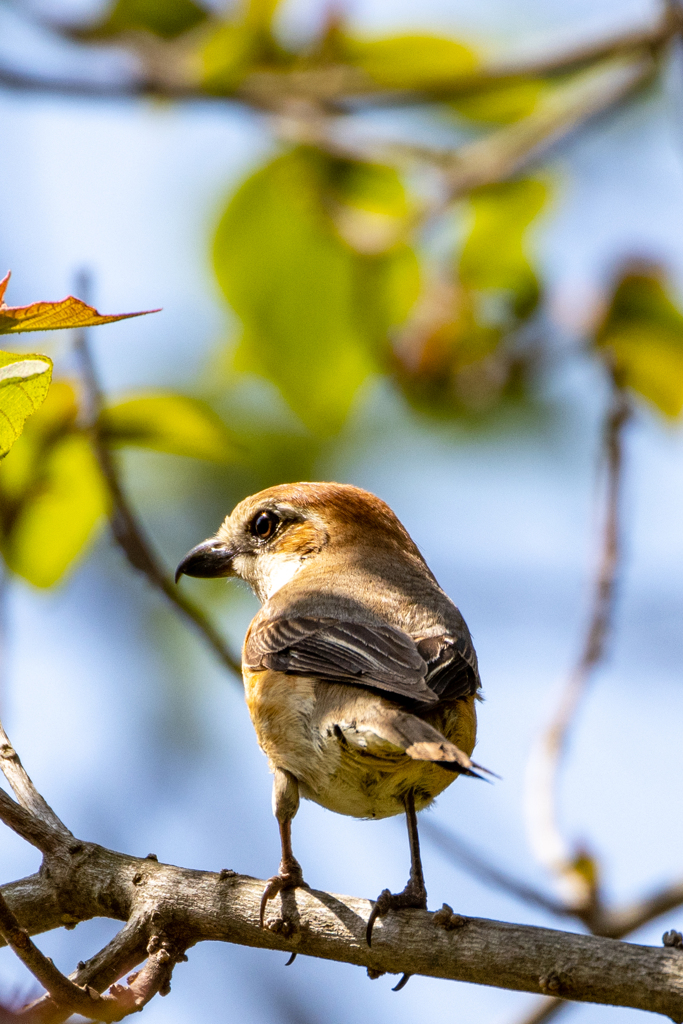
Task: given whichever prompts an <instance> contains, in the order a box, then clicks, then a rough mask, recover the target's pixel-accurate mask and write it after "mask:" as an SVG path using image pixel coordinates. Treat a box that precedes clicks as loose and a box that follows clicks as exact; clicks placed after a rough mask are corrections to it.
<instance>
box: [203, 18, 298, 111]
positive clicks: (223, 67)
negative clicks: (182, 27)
mask: <svg viewBox="0 0 683 1024" xmlns="http://www.w3.org/2000/svg"><path fill="white" fill-rule="evenodd" d="M278 2H279V0H246V2H243V3H242V4H241V6H240V8H239V9H238V12H237V15H236V17H234V18H231V19H229V20H226V21H224V22H221V23H219V24H218V25H216V27H215V28H213V29H212V30H211V32H210V33H209V35H208V37H207V38H206V39H205V40H204V41H203V42H202V45H201V47H200V50H199V53H198V58H199V64H200V69H201V70H200V79H201V84H202V86H203V88H204V89H206V91H207V92H211V93H214V94H216V95H219V96H220V95H223V94H225V93H230V92H232V91H233V90H234V89H235V88H236V87H237V86H238V85H239V84H240V82H241V81H242V79H243V78H244V77H245V76H246V75H247V74H248V73H249V72H250V71H251V70H252V69H253V68H254V67H256V66H262V65H268V66H272V65H276V66H277V65H279V64H281V63H282V62H283V59H284V58H285V56H286V55H285V54H284V51H282V49H281V47H280V46H279V45H278V44H277V41H276V40H275V38H274V36H273V33H272V30H271V25H272V20H273V15H274V14H275V10H276V8H277V6H278Z"/></svg>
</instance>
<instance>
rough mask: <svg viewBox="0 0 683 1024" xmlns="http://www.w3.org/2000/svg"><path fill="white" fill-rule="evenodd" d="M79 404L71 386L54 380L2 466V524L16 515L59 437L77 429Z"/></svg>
mask: <svg viewBox="0 0 683 1024" xmlns="http://www.w3.org/2000/svg"><path fill="white" fill-rule="evenodd" d="M77 415H78V404H77V402H76V394H75V391H74V388H73V387H72V386H71V384H68V383H67V382H66V381H63V380H58V381H53V382H52V384H51V385H50V390H49V392H48V395H47V398H46V399H45V402H44V403H43V405H42V406H41V407H40V408H39V409H38V410H37V412H36V413H34V414H33V415H32V416H31V418H30V419H29V420H27V422H26V424H25V427H24V431H23V433H22V435H21V437H20V438H19V439H18V440H17V442H16V443H15V444H14V446H13V448H12V451H11V454H10V455H9V456H8V457H7V458H6V459H3V460H2V463H0V522H2V521H5V522H6V521H7V520H8V519H11V518H12V517H13V516H14V513H15V512H16V509H17V506H18V504H20V503H21V501H22V500H23V497H24V495H25V494H26V493H27V492H28V491H29V490H30V488H31V487H32V484H33V482H34V481H35V480H36V478H37V475H38V474H39V473H40V462H41V460H42V459H43V457H44V455H45V452H46V451H47V450H48V449H49V448H50V447H51V445H52V444H53V443H54V442H55V440H56V439H57V438H58V437H61V436H62V435H64V434H67V433H72V432H73V431H74V430H75V429H76V426H75V424H76V417H77Z"/></svg>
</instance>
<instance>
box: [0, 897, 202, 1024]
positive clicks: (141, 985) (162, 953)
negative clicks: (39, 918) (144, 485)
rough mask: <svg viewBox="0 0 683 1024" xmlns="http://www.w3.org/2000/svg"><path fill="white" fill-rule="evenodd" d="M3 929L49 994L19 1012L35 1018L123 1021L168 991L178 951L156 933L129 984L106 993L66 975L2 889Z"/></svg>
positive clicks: (49, 1023) (42, 1021)
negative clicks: (76, 1016)
mask: <svg viewBox="0 0 683 1024" xmlns="http://www.w3.org/2000/svg"><path fill="white" fill-rule="evenodd" d="M0 935H2V937H3V938H4V939H5V941H6V943H7V945H8V946H9V947H10V948H11V949H12V950H13V952H14V953H15V954H16V955H17V956H18V957H19V959H20V960H21V962H22V963H23V964H24V965H25V966H26V967H27V968H28V969H29V971H30V972H31V974H32V975H33V976H34V978H35V979H36V980H37V981H38V982H40V984H41V985H42V986H43V988H44V989H45V990H46V992H47V993H48V995H49V999H48V1000H46V999H41V1000H39V1001H38V1002H36V1003H32V1004H31V1005H30V1006H28V1007H26V1008H25V1009H24V1011H23V1013H22V1014H21V1016H22V1017H23V1018H24V1019H26V1020H27V1021H30V1022H31V1024H56V1022H57V1021H59V1020H66V1019H67V1018H68V1017H70V1016H71V1015H72V1014H74V1013H80V1014H81V1015H82V1016H84V1017H87V1018H92V1019H94V1020H98V1021H105V1022H109V1021H119V1020H122V1019H123V1018H124V1017H127V1016H128V1015H129V1014H131V1013H136V1012H137V1011H138V1010H141V1009H142V1008H143V1006H144V1005H145V1004H146V1003H148V1002H149V1001H150V999H152V998H153V997H154V996H155V995H156V994H157V992H161V993H165V992H166V991H168V988H169V983H170V979H171V972H172V970H173V966H174V964H175V963H176V962H177V960H178V959H182V958H183V954H182V952H181V953H180V954H179V953H178V952H176V951H174V952H173V953H172V952H170V951H169V943H167V942H164V941H162V940H160V938H159V936H157V935H154V936H152V938H151V939H150V941H149V943H148V946H147V954H148V956H147V961H146V963H145V965H144V967H143V968H142V969H141V970H140V971H137V972H136V973H135V974H133V975H131V976H130V977H129V978H128V982H129V983H128V985H127V986H126V985H117V984H112V985H111V988H110V989H109V992H108V993H107V994H106V995H101V994H100V993H99V992H98V991H97V989H95V988H93V987H92V986H86V987H82V986H81V985H78V984H77V983H76V982H75V981H72V980H71V979H70V978H67V977H66V976H65V975H64V974H62V972H61V971H60V970H58V968H57V967H55V965H54V963H53V962H52V960H51V959H50V958H49V957H47V956H45V955H44V954H43V953H41V951H40V950H39V949H38V947H37V946H36V945H35V943H34V942H33V941H32V939H31V937H30V936H29V934H28V932H27V931H26V930H25V929H24V928H22V927H21V925H20V924H19V922H18V920H17V918H16V917H15V915H14V914H13V913H12V911H11V910H10V908H9V907H8V906H7V903H6V902H5V899H4V897H3V895H2V893H0Z"/></svg>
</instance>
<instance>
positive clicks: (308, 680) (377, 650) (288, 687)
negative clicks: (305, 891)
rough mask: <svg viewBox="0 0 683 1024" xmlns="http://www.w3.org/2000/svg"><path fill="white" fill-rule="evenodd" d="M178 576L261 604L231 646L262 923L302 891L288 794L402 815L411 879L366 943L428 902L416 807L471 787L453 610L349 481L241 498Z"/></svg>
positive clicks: (467, 710)
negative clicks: (274, 869) (242, 716)
mask: <svg viewBox="0 0 683 1024" xmlns="http://www.w3.org/2000/svg"><path fill="white" fill-rule="evenodd" d="M182 574H185V575H187V576H201V577H216V576H239V577H241V578H242V579H243V580H246V581H247V583H249V584H250V585H251V587H252V589H253V590H254V592H255V593H256V595H257V597H258V598H259V599H260V600H261V602H262V604H263V606H262V608H261V610H260V611H259V613H258V614H257V615H256V617H255V618H254V619H253V621H252V623H251V625H250V626H249V629H248V631H247V635H246V638H245V641H244V648H243V651H242V671H243V676H244V687H245V690H246V699H247V706H248V708H249V714H250V715H251V720H252V722H253V723H254V728H255V729H256V735H257V737H258V742H259V744H260V746H261V748H262V750H263V751H264V752H265V754H266V755H267V757H268V761H269V763H270V768H271V771H272V772H273V775H274V777H275V778H274V782H273V810H274V813H275V817H276V818H277V820H278V822H279V826H280V837H281V842H282V860H281V863H280V870H279V872H278V874H277V875H275V876H274V877H273V878H271V879H270V880H269V881H268V883H267V885H266V888H265V890H264V893H263V897H262V900H261V924H263V918H264V912H265V909H266V904H267V902H268V900H270V899H272V898H273V897H274V896H275V895H277V893H279V892H280V891H281V890H283V889H290V888H295V887H297V886H305V885H306V883H305V882H304V879H303V874H302V871H301V866H300V864H299V862H298V861H297V860H296V858H295V857H294V854H293V852H292V842H291V822H292V818H293V817H294V815H295V814H296V812H297V809H298V806H299V795H300V794H301V796H303V797H305V798H306V799H308V800H314V801H315V802H316V803H319V804H322V806H323V807H327V808H329V810H332V811H336V812H337V813H338V814H350V815H352V816H354V817H357V818H386V817H389V816H390V815H393V814H400V813H402V812H405V814H406V817H407V822H408V836H409V840H410V854H411V869H410V879H409V881H408V884H407V885H406V887H405V889H404V890H403V892H401V893H391V892H389V890H388V889H385V890H384V891H383V892H382V893H381V895H380V896H379V898H378V899H377V901H376V903H375V905H374V907H373V910H372V913H371V915H370V919H369V921H368V927H367V940H368V943H370V942H371V938H372V929H373V925H374V923H375V921H376V919H377V917H384V915H385V914H387V913H388V911H390V910H392V909H398V908H402V907H420V908H426V906H427V892H426V889H425V883H424V878H423V874H422V865H421V861H420V847H419V840H418V833H417V817H416V812H417V811H419V810H422V808H424V807H427V806H428V805H429V804H430V803H431V802H432V801H433V799H434V797H435V796H437V795H438V794H439V793H441V792H442V790H444V789H445V788H446V786H449V785H450V784H451V782H453V780H454V779H455V778H456V777H457V776H458V775H474V776H475V777H478V778H480V777H481V776H477V773H476V772H475V771H474V770H473V769H474V768H479V767H480V766H479V765H476V764H474V763H473V762H472V761H471V760H470V757H469V755H470V754H471V753H472V749H473V747H474V742H475V733H476V714H475V705H474V702H475V697H476V695H477V691H478V689H479V687H480V679H479V672H478V669H477V657H476V654H475V652H474V648H473V646H472V641H471V638H470V634H469V630H468V629H467V626H466V625H465V622H464V619H463V617H462V615H461V614H460V612H459V611H458V609H457V608H456V607H455V605H454V604H453V602H452V601H451V600H450V598H449V597H447V595H446V594H445V593H444V592H443V590H442V589H441V587H440V586H439V585H438V583H437V582H436V580H435V578H434V576H433V575H432V573H431V572H430V570H429V568H428V567H427V564H426V563H425V561H424V559H423V557H422V555H421V554H420V552H419V551H418V549H417V547H416V545H415V544H414V543H413V541H412V540H411V538H410V536H409V535H408V532H407V531H406V529H405V528H404V527H403V526H402V525H401V523H400V522H399V521H398V519H397V518H396V516H395V515H394V513H393V512H392V511H391V509H390V508H389V507H388V506H387V505H385V503H384V502H383V501H380V499H379V498H376V497H375V496H374V495H373V494H370V493H368V492H367V491H363V490H361V489H360V488H358V487H351V486H349V485H348V484H335V483H298V484H282V485H280V486H278V487H271V488H269V489H268V490H265V491H261V492H260V493H259V494H255V495H252V497H250V498H246V499H245V500H244V501H242V502H240V504H239V505H237V507H236V508H235V509H234V511H233V512H232V514H231V515H229V516H228V517H227V519H226V520H225V521H224V523H223V525H222V526H221V527H220V529H219V530H218V533H217V534H216V535H215V537H211V538H210V539H209V540H206V541H204V542H203V543H201V544H199V545H197V547H195V548H193V549H192V551H190V552H189V553H188V554H187V555H186V556H185V558H184V559H183V561H182V562H181V563H180V565H179V566H178V570H177V573H176V580H177V579H178V578H179V577H180V576H181V575H182ZM484 770H485V769H484ZM405 980H407V979H405ZM401 984H402V983H401Z"/></svg>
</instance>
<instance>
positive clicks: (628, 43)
mask: <svg viewBox="0 0 683 1024" xmlns="http://www.w3.org/2000/svg"><path fill="white" fill-rule="evenodd" d="M40 24H41V25H42V26H43V27H45V25H46V21H45V19H41V20H40ZM48 27H49V28H51V29H52V30H56V31H63V27H62V26H60V25H57V24H54V23H52V24H49V23H48ZM680 28H681V13H680V11H677V10H676V9H675V8H672V7H671V6H670V5H669V6H667V7H666V9H665V11H664V13H663V15H662V16H661V18H659V19H658V20H657V21H656V22H655V23H654V24H652V25H650V26H648V27H646V28H643V29H636V30H629V31H627V32H624V33H622V34H620V35H616V36H611V37H608V38H606V39H604V40H599V41H597V42H594V43H587V44H584V45H582V46H579V47H570V48H569V49H566V50H563V51H562V50H561V51H559V52H556V53H551V54H549V55H545V56H541V57H539V58H526V59H524V58H522V59H519V58H512V59H510V58H502V59H496V58H493V59H490V60H489V61H488V62H486V63H484V64H483V65H482V66H481V67H480V68H479V69H478V70H477V72H476V73H473V74H462V73H460V74H457V75H455V76H453V75H451V76H448V75H445V76H444V78H443V79H442V80H441V81H437V82H435V83H434V84H433V85H431V86H430V87H427V88H420V89H401V88H387V87H386V86H381V85H379V86H378V85H377V84H376V83H375V82H374V81H373V80H372V78H371V77H369V76H368V75H367V74H366V73H365V72H363V71H362V70H361V69H359V68H358V67H356V66H354V65H352V64H343V63H339V62H333V63H332V64H322V65H321V66H318V67H310V66H309V67H306V66H305V65H304V66H302V65H299V66H295V67H294V68H293V69H291V70H280V69H277V70H272V71H271V70H259V71H256V72H253V73H251V74H249V75H247V77H246V78H245V79H244V80H243V81H242V82H241V83H240V84H239V85H237V86H236V87H235V89H234V90H233V91H232V92H231V93H226V94H225V95H219V96H216V95H212V94H210V93H207V92H205V91H204V90H203V89H202V88H201V86H200V85H198V84H195V83H192V82H186V83H183V82H182V81H180V80H177V76H169V75H163V74H161V75H160V74H159V73H158V67H156V68H155V67H154V66H151V67H150V66H148V67H146V68H145V70H144V71H143V73H142V74H140V75H139V76H137V77H134V76H131V77H130V78H128V79H127V80H124V81H121V82H111V83H102V82H98V81H77V80H73V79H68V78H67V79H64V78H58V79H55V78H45V77H44V76H41V75H35V74H31V73H29V72H26V71H18V70H16V69H12V68H8V67H4V68H3V67H0V86H4V87H5V88H8V89H15V90H20V91H30V92H50V93H53V94H54V93H57V94H60V95H65V96H84V97H89V98H92V99H127V98H130V97H135V96H141V97H144V96H149V97H152V98H154V97H162V98H166V99H175V100H186V101H187V100H199V101H201V102H203V103H205V102H207V101H209V102H225V101H226V99H228V100H229V99H234V100H237V101H239V102H243V103H245V104H247V105H248V106H252V107H255V108H257V109H264V110H271V111H273V110H280V111H281V110H282V108H283V103H285V104H287V105H289V104H290V103H291V102H293V101H294V102H302V101H306V102H313V103H318V104H322V105H323V106H325V107H326V109H327V110H328V111H330V112H335V111H337V112H343V111H344V110H345V109H349V107H351V108H353V107H354V106H363V107H367V106H385V105H410V104H424V103H429V102H439V101H442V100H447V99H452V98H454V97H456V96H462V95H463V94H467V93H470V92H473V91H476V90H477V89H481V88H482V87H484V88H485V87H486V86H490V85H495V84H496V83H497V82H501V83H504V82H505V81H506V80H510V79H513V80H514V79H520V78H523V79H524V78H529V77H532V78H533V77H549V76H553V75H558V74H563V73H566V72H568V71H571V70H574V69H576V68H578V67H580V66H581V65H585V64H590V63H593V62H595V61H599V60H603V59H605V58H609V57H614V56H619V55H623V54H629V53H632V52H633V51H635V50H650V51H652V52H656V51H657V50H658V49H660V48H661V47H662V46H663V45H664V44H665V43H666V42H667V41H668V40H669V39H671V38H672V36H674V35H675V34H676V33H677V32H679V31H680ZM128 42H130V41H128ZM154 42H155V50H160V49H161V48H163V47H164V45H165V44H164V43H163V42H162V41H161V40H154ZM100 45H102V44H100ZM113 45H118V46H120V45H121V40H114V41H113ZM166 48H167V49H168V51H169V53H170V52H171V49H172V48H173V50H175V44H170V46H169V44H166ZM133 49H135V47H133ZM142 55H143V65H144V64H145V61H144V51H143V54H142ZM154 63H155V64H156V65H158V64H159V61H156V62H154ZM155 70H156V71H157V73H156V74H155Z"/></svg>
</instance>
